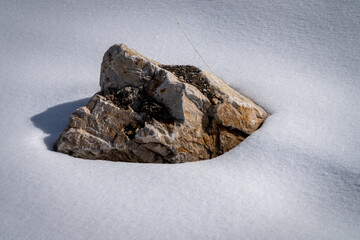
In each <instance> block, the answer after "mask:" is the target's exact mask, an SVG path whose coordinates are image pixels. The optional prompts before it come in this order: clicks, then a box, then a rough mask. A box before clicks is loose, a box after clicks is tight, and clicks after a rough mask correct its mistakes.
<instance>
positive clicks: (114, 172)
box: [0, 0, 360, 240]
mask: <svg viewBox="0 0 360 240" xmlns="http://www.w3.org/2000/svg"><path fill="white" fill-rule="evenodd" d="M176 22H180V23H181V26H182V28H183V29H184V30H185V31H186V33H187V34H188V36H189V37H190V39H191V40H192V41H193V43H194V45H195V46H196V48H197V49H198V50H199V52H200V53H201V54H202V56H203V58H204V59H205V60H206V61H207V63H208V64H209V65H210V66H211V68H212V70H213V71H214V72H215V73H216V74H217V75H219V76H220V77H221V78H223V80H224V81H225V82H226V83H228V84H229V85H230V86H232V87H234V88H235V89H237V90H239V91H240V92H241V93H243V94H245V95H247V96H249V97H250V98H252V99H253V100H254V101H255V102H256V103H258V104H259V105H261V106H262V107H264V108H265V109H266V111H268V112H269V113H271V116H270V117H269V118H268V119H267V120H266V121H265V123H264V125H263V126H262V127H261V128H260V129H259V130H258V131H256V132H255V133H254V134H252V135H251V136H250V137H248V138H247V139H246V140H245V142H243V143H241V144H240V145H239V146H238V147H236V148H235V149H233V150H232V151H230V152H228V153H226V154H224V155H222V156H220V157H217V158H215V159H212V160H207V161H201V162H195V163H185V164H175V165H161V164H135V163H124V162H109V161H101V160H98V161H93V160H83V159H77V158H73V157H70V156H68V155H65V154H61V153H57V152H54V151H52V145H53V143H54V141H55V140H56V138H57V137H58V135H59V134H60V132H61V131H62V130H63V129H64V127H65V126H66V124H67V120H68V117H69V115H70V114H71V113H72V112H73V111H74V110H75V109H76V108H77V107H80V106H83V105H85V103H86V102H87V100H88V98H89V97H91V96H92V95H93V94H94V93H95V92H97V91H98V90H99V89H100V87H99V76H100V64H101V61H102V57H103V54H104V53H105V51H106V50H107V49H108V48H109V47H110V46H111V45H112V44H114V43H125V44H127V45H129V46H131V47H133V48H134V49H136V50H138V51H139V52H140V53H142V54H144V55H145V56H147V57H149V58H152V59H155V60H157V61H159V62H162V63H166V64H193V65H196V66H199V67H201V68H204V69H206V65H205V64H204V63H203V62H202V61H201V59H200V58H199V56H198V55H197V54H196V53H195V51H194V50H193V49H192V48H191V46H190V44H189V43H188V42H187V41H186V39H185V37H184V36H183V34H182V32H181V31H180V30H179V28H178V27H177V25H176ZM0 46H1V50H0V73H1V88H0V91H1V107H0V116H1V120H0V121H1V124H0V133H1V135H0V136H1V143H0V239H1V240H3V239H6V240H7V239H36V240H39V239H52V240H53V239H54V240H56V239H121V240H123V239H125V240H127V239H354V240H357V239H360V137H359V136H360V128H359V125H358V124H359V119H360V106H359V104H360V1H356V0H353V1H351V0H347V1H346V0H302V1H300V0H299V1H295V0H294V1H291V0H276V1H265V0H244V1H237V0H229V1H215V0H209V1H204V0H201V1H180V0H178V1H171V2H170V1H169V2H166V1H163V0H155V1H130V0H129V1H41V0H36V1H35V0H34V1H16V0H14V1H7V0H0Z"/></svg>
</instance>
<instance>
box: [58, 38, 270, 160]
mask: <svg viewBox="0 0 360 240" xmlns="http://www.w3.org/2000/svg"><path fill="white" fill-rule="evenodd" d="M100 86H101V91H100V92H99V93H97V94H95V95H94V96H93V97H92V98H91V100H90V101H89V103H88V104H87V106H85V107H81V108H79V109H77V110H76V111H75V112H74V113H73V114H72V115H71V117H70V120H69V123H68V126H67V127H66V129H65V130H64V131H63V133H62V134H61V135H60V137H59V138H58V140H57V141H56V143H55V149H56V150H57V151H59V152H63V153H67V154H70V155H72V156H75V157H80V158H86V159H106V160H112V161H129V162H148V163H180V162H188V161H198V160H204V159H210V158H213V157H216V156H219V155H221V154H223V153H224V152H226V151H229V150H230V149H232V148H234V147H235V146H237V145H238V144H239V143H240V142H241V141H243V140H244V139H245V138H246V137H247V136H248V135H250V134H251V133H253V132H254V131H255V130H256V129H258V128H259V127H260V125H261V124H262V122H263V121H264V120H265V118H266V117H267V116H268V114H267V113H266V112H265V111H264V110H263V109H262V108H261V107H259V106H258V105H256V104H255V103H254V102H252V101H251V100H250V99H249V98H247V97H245V96H243V95H241V94H240V93H238V92H236V91H235V90H234V89H232V88H231V87H229V86H228V85H226V84H225V83H224V82H223V81H222V80H221V79H220V78H219V77H217V76H215V75H213V74H210V73H208V72H205V71H201V70H200V69H198V68H196V67H193V66H178V65H174V66H167V65H162V64H160V63H158V62H156V61H153V60H151V59H148V58H146V57H144V56H142V55H141V54H139V53H138V52H136V51H135V50H133V49H131V48H130V47H128V46H126V45H124V44H117V45H114V46H112V47H110V49H109V50H108V51H107V52H106V53H105V55H104V58H103V62H102V65H101V76H100Z"/></svg>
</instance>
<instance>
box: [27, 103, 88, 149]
mask: <svg viewBox="0 0 360 240" xmlns="http://www.w3.org/2000/svg"><path fill="white" fill-rule="evenodd" d="M89 99H90V98H83V99H80V100H77V101H73V102H67V103H63V104H59V105H56V106H54V107H51V108H48V109H47V110H46V111H44V112H41V113H39V114H36V115H34V116H32V117H31V118H30V120H31V121H32V122H33V123H34V125H35V127H37V128H40V129H41V130H42V131H43V132H44V133H46V134H49V136H46V137H45V138H44V143H45V144H46V146H47V148H48V149H49V150H51V151H53V150H54V144H55V141H56V139H57V138H58V137H59V136H60V134H61V132H62V131H63V130H64V129H65V127H66V125H67V122H68V120H69V117H70V115H71V114H72V113H73V112H74V111H75V110H76V109H77V108H79V107H82V106H85V105H86V104H87V103H88V101H89Z"/></svg>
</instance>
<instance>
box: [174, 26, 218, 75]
mask: <svg viewBox="0 0 360 240" xmlns="http://www.w3.org/2000/svg"><path fill="white" fill-rule="evenodd" d="M176 24H177V25H178V26H179V28H180V30H181V31H182V33H183V34H184V36H185V37H186V39H187V40H188V42H189V43H190V45H191V46H192V47H193V48H194V50H195V52H196V53H197V54H198V55H199V57H200V58H201V60H202V61H203V62H204V63H205V65H206V66H207V67H208V68H209V70H210V72H211V73H212V74H214V75H216V74H215V73H214V72H213V70H212V69H211V68H210V66H209V64H207V63H206V62H205V60H204V58H203V57H202V56H201V54H200V53H199V51H198V50H197V49H196V47H195V46H194V44H193V43H192V42H191V40H190V38H189V37H188V36H187V34H186V33H185V31H184V30H183V29H182V27H181V26H180V23H179V22H177V23H176Z"/></svg>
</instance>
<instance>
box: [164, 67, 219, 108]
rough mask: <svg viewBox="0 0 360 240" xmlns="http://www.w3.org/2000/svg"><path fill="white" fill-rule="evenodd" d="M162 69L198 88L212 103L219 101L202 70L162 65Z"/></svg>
mask: <svg viewBox="0 0 360 240" xmlns="http://www.w3.org/2000/svg"><path fill="white" fill-rule="evenodd" d="M160 67H161V68H163V69H165V70H168V71H169V72H171V73H173V74H174V75H175V76H176V77H177V78H178V79H179V81H181V82H185V83H188V84H191V85H193V86H194V87H196V88H197V89H198V90H199V91H200V92H201V93H202V94H204V95H205V96H206V97H207V98H208V99H209V100H210V101H211V102H212V103H214V104H216V102H217V101H219V99H217V98H216V96H215V93H214V90H213V89H211V88H210V85H209V83H208V82H207V81H206V78H205V77H204V76H201V74H200V72H201V70H200V69H199V68H197V67H194V66H191V65H160ZM215 99H217V100H215Z"/></svg>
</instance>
